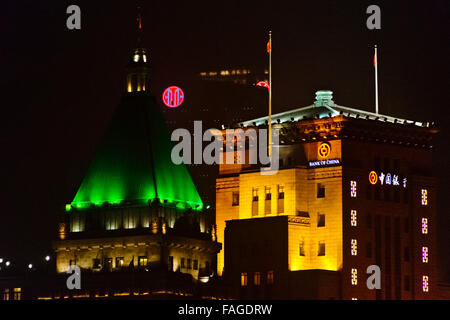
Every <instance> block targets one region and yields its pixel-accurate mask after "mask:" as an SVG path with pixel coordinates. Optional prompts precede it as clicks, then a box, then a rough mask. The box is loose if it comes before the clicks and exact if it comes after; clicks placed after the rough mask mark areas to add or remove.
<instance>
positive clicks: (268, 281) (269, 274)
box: [267, 271, 273, 284]
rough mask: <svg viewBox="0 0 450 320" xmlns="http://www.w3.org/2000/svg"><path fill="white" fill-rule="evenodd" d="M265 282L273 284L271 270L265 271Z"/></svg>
mask: <svg viewBox="0 0 450 320" xmlns="http://www.w3.org/2000/svg"><path fill="white" fill-rule="evenodd" d="M267 284H273V271H268V272H267Z"/></svg>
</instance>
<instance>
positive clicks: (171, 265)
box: [169, 256, 173, 271]
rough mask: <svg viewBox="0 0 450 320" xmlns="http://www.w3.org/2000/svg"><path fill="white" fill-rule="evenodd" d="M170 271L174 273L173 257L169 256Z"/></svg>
mask: <svg viewBox="0 0 450 320" xmlns="http://www.w3.org/2000/svg"><path fill="white" fill-rule="evenodd" d="M169 271H173V256H169Z"/></svg>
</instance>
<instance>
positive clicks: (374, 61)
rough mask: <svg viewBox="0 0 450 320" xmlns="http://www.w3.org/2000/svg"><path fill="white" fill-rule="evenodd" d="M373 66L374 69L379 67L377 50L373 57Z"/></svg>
mask: <svg viewBox="0 0 450 320" xmlns="http://www.w3.org/2000/svg"><path fill="white" fill-rule="evenodd" d="M373 66H374V68H376V67H377V51H376V50H375V54H374V55H373Z"/></svg>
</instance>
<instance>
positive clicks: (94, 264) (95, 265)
mask: <svg viewBox="0 0 450 320" xmlns="http://www.w3.org/2000/svg"><path fill="white" fill-rule="evenodd" d="M70 265H72V260H70ZM101 267H102V266H101V265H100V259H92V268H94V269H99V268H101Z"/></svg>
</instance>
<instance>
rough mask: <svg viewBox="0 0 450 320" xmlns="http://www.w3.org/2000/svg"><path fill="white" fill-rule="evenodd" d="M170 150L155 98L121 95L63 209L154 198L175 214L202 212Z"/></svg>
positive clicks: (184, 170)
mask: <svg viewBox="0 0 450 320" xmlns="http://www.w3.org/2000/svg"><path fill="white" fill-rule="evenodd" d="M172 147H173V143H172V141H171V140H170V135H169V132H168V129H167V127H166V124H165V121H164V117H163V115H162V113H161V111H160V110H159V107H158V105H157V104H156V101H155V98H154V97H152V96H149V95H146V94H128V95H126V96H125V97H124V98H123V100H122V103H121V104H120V106H119V108H118V110H117V111H116V113H115V115H114V117H113V119H112V122H111V124H110V126H109V127H108V129H107V131H106V134H105V136H104V138H103V140H102V142H101V144H100V146H99V149H98V150H97V153H96V155H95V156H94V159H93V161H92V162H91V164H90V167H89V169H88V172H87V174H86V175H85V177H84V179H83V181H82V183H81V186H80V188H79V189H78V192H77V193H76V195H75V198H74V199H73V201H72V203H71V204H69V205H67V206H66V210H70V209H71V208H77V209H83V208H92V206H100V205H104V204H105V203H107V204H120V203H122V202H123V201H126V202H128V201H132V202H142V203H143V204H144V203H145V204H147V203H148V201H149V200H151V201H153V200H155V199H156V200H159V201H160V202H161V203H164V202H165V203H169V204H171V205H176V206H177V207H178V208H180V209H185V208H193V209H202V208H203V203H202V200H201V198H200V196H199V194H198V192H197V189H196V187H195V185H194V183H193V181H192V179H191V176H190V174H189V171H188V169H187V168H186V166H185V165H184V164H181V165H175V164H174V163H173V162H172V160H171V157H170V155H171V151H172ZM164 200H167V201H164Z"/></svg>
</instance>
